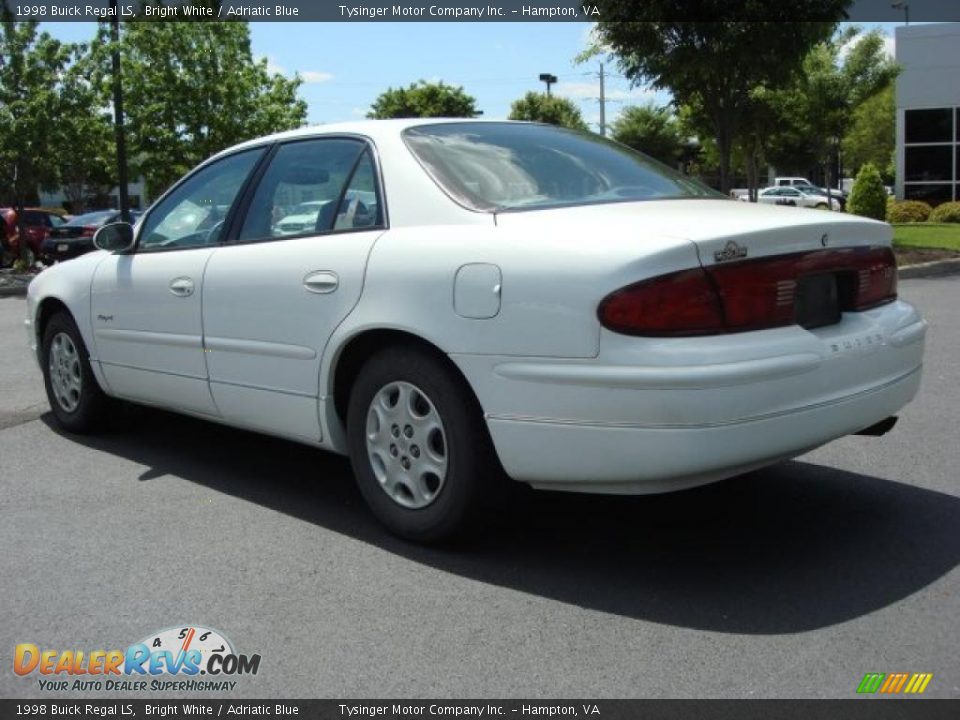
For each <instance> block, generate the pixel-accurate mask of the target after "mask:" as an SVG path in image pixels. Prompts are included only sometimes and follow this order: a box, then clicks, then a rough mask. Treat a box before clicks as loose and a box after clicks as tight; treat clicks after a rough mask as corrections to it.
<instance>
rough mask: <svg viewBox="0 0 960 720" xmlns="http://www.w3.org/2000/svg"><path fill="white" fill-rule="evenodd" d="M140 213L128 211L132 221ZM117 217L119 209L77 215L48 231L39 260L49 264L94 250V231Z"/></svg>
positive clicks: (136, 218) (138, 216) (115, 220)
mask: <svg viewBox="0 0 960 720" xmlns="http://www.w3.org/2000/svg"><path fill="white" fill-rule="evenodd" d="M141 215H143V213H142V212H140V211H139V210H131V211H130V219H131V220H133V221H134V222H136V221H137V220H139V218H140V216H141ZM119 219H120V211H119V210H95V211H93V212H89V213H84V214H83V215H77V216H76V217H74V218H72V219H71V220H70V221H68V222H66V223H64V224H62V225H60V226H58V227H55V228H53V229H52V230H51V231H50V235H49V236H48V237H47V238H46V239H45V240H44V241H43V243H42V244H41V246H40V259H41V261H42V262H43V263H44V264H47V265H49V264H50V263H54V262H59V261H61V260H69V259H70V258H75V257H78V256H79V255H83V254H84V253H88V252H90V251H91V250H95V249H96V248H94V246H93V235H94V233H95V232H96V231H97V230H99V229H100V228H101V227H103V226H104V225H106V224H108V223H114V222H117V221H118V220H119Z"/></svg>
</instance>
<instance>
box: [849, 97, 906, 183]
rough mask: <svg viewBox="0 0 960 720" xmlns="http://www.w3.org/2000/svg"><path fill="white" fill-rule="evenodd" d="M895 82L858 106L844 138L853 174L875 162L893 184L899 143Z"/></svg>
mask: <svg viewBox="0 0 960 720" xmlns="http://www.w3.org/2000/svg"><path fill="white" fill-rule="evenodd" d="M893 89H894V86H893V83H889V84H888V85H887V86H886V87H885V88H883V89H882V90H880V91H879V92H878V93H877V94H876V95H874V96H873V97H870V98H867V99H866V100H864V101H863V103H862V104H860V106H859V107H856V108H855V109H854V111H853V115H852V117H851V120H850V125H849V128H848V130H847V134H846V135H845V136H844V138H843V146H842V147H843V160H844V164H845V165H846V166H847V168H848V170H849V171H850V172H856V171H858V170H859V169H860V168H861V167H862V166H863V165H865V164H866V163H873V164H874V165H875V166H876V167H877V168H878V169H879V170H880V175H881V176H882V177H883V179H884V180H885V181H886V182H888V183H892V182H893V174H894V171H893V152H894V146H895V142H896V138H895V134H896V133H895V121H896V103H895V101H894V97H893Z"/></svg>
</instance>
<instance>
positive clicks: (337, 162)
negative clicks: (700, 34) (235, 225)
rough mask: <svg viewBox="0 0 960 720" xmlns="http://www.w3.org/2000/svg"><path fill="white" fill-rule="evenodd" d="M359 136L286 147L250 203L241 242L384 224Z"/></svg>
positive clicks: (275, 159)
mask: <svg viewBox="0 0 960 720" xmlns="http://www.w3.org/2000/svg"><path fill="white" fill-rule="evenodd" d="M366 148H367V146H366V144H365V143H363V142H362V141H360V140H351V139H346V138H326V139H318V140H306V141H299V142H291V143H287V144H285V145H282V146H281V147H280V148H279V149H278V150H277V152H276V154H275V155H274V157H273V159H272V160H271V161H270V167H269V168H267V171H266V172H265V173H264V175H263V178H262V179H261V180H260V183H259V185H258V186H257V190H256V192H255V193H254V195H253V199H252V200H251V201H250V207H249V209H248V210H247V214H246V217H245V218H244V221H243V226H242V227H241V229H240V234H239V236H238V238H237V239H238V240H239V241H241V242H251V241H262V240H275V239H281V238H292V237H301V236H304V235H318V234H321V233H326V232H331V231H333V230H345V229H352V228H356V227H373V226H376V225H378V224H380V216H381V213H380V208H379V203H378V202H377V197H378V196H377V192H376V174H375V172H374V168H373V162H372V161H371V159H370V155H369V151H368V150H367V149H366Z"/></svg>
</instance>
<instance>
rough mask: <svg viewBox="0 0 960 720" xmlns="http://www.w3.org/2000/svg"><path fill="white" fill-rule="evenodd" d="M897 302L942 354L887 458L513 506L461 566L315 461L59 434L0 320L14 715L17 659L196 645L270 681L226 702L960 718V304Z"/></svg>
mask: <svg viewBox="0 0 960 720" xmlns="http://www.w3.org/2000/svg"><path fill="white" fill-rule="evenodd" d="M901 294H902V295H903V296H904V297H905V298H906V299H908V300H910V301H912V302H914V303H916V304H917V305H918V306H920V308H921V309H922V310H923V312H924V314H925V315H926V317H927V318H928V320H929V321H930V326H931V328H930V333H929V335H928V345H927V362H926V368H925V376H924V383H923V387H922V390H921V393H920V396H919V397H918V398H917V400H916V401H915V402H914V403H913V404H912V405H910V406H909V407H908V408H907V409H906V410H905V411H904V412H903V413H902V414H901V421H900V424H899V425H898V426H897V427H896V428H895V429H894V430H893V432H891V433H890V434H889V435H888V436H886V437H884V438H879V439H878V438H866V437H850V438H845V439H842V440H840V441H837V442H835V443H832V444H831V445H829V446H827V447H824V448H821V449H819V450H817V451H815V452H813V453H810V454H808V455H805V456H803V457H801V458H798V459H797V460H795V461H792V462H788V463H783V464H781V465H778V466H775V467H773V468H769V469H765V470H762V471H759V472H755V473H751V474H750V475H746V476H743V477H740V478H735V479H733V480H730V481H726V482H723V483H720V484H717V485H714V486H710V487H706V488H701V489H698V490H692V491H687V492H682V493H676V494H673V495H668V496H656V497H639V498H620V497H616V498H609V497H585V496H577V495H561V494H550V493H536V492H529V493H520V494H518V496H517V497H516V498H515V499H514V501H513V504H512V505H511V506H510V507H508V508H505V511H504V512H503V513H502V514H500V515H499V516H498V517H496V518H495V519H494V520H492V521H491V522H490V524H489V525H487V526H486V527H485V528H484V530H483V531H482V532H481V533H480V534H479V535H477V536H476V537H474V538H473V539H471V540H470V541H469V542H466V543H461V544H460V545H459V546H456V547H453V548H444V549H437V548H433V549H424V548H421V547H417V546H414V545H410V544H406V543H404V542H401V541H398V540H395V539H393V538H392V537H390V536H389V535H387V534H386V533H385V532H384V531H383V530H382V529H381V528H380V526H379V525H377V523H376V522H375V521H374V520H373V518H372V517H371V516H370V515H369V514H368V512H367V511H366V509H365V507H364V506H363V504H362V501H361V499H360V496H359V494H358V492H357V491H356V490H355V488H354V486H353V480H352V476H351V471H350V467H349V465H348V463H347V462H346V460H345V459H343V458H340V457H337V456H333V455H329V454H326V453H323V452H320V451H315V450H312V449H311V448H308V447H305V446H300V445H296V444H291V443H287V442H283V441H280V440H274V439H270V438H265V437H260V436H257V435H252V434H249V433H245V432H241V431H237V430H232V429H228V428H223V427H218V426H215V425H210V424H205V423H203V422H200V421H198V420H193V419H189V418H185V417H179V416H176V415H172V414H168V413H162V412H158V411H153V410H146V409H139V408H125V409H123V410H122V411H121V412H120V413H119V414H118V417H117V418H116V420H115V421H114V423H113V425H114V427H113V429H112V431H111V432H109V433H108V434H105V435H102V436H99V437H71V436H66V435H63V434H61V433H59V432H58V431H57V430H55V429H54V426H53V423H52V420H51V418H50V416H49V414H48V410H47V406H46V399H45V396H44V394H43V387H42V382H41V377H40V373H39V371H38V369H37V366H36V363H35V362H34V361H33V359H32V358H31V357H30V356H29V353H28V351H27V349H26V346H25V343H24V337H23V331H22V318H23V313H24V308H25V303H24V301H23V299H21V298H4V299H0V368H2V370H0V508H2V509H0V546H2V547H3V548H4V550H3V552H2V555H0V612H2V615H0V655H2V657H3V658H4V659H3V662H2V666H0V667H2V670H0V696H2V697H36V696H41V695H42V693H41V691H40V690H39V688H38V685H37V679H36V677H37V676H36V674H34V675H33V676H31V677H18V676H16V675H14V673H13V672H12V671H11V662H10V658H11V655H12V651H13V648H14V646H15V645H16V644H17V643H26V642H30V643H35V644H37V645H38V646H41V647H43V648H57V649H61V650H62V649H91V650H93V649H109V648H125V647H126V646H127V645H129V644H131V643H133V642H136V641H138V640H140V639H142V638H144V637H145V636H147V635H149V634H150V633H153V632H154V631H156V630H159V629H162V628H168V627H171V626H178V625H186V624H195V625H203V626H206V627H212V628H216V629H218V630H221V631H222V632H223V633H224V634H225V635H226V636H227V637H229V638H230V639H231V640H232V641H233V643H234V645H235V647H236V648H237V650H238V651H239V652H243V653H247V654H252V653H258V654H260V655H261V656H262V663H261V665H260V669H259V672H258V673H257V674H256V675H255V676H249V677H244V678H240V679H239V681H238V684H237V687H236V690H235V691H234V693H233V694H234V695H235V696H247V697H255V696H256V697H269V696H285V697H317V696H320V697H335V698H343V697H425V696H441V697H599V698H603V697H839V698H847V697H854V696H855V689H856V687H857V684H858V683H859V681H860V679H861V678H862V677H863V675H864V673H866V672H897V671H900V672H932V673H933V674H934V679H933V681H932V682H931V683H930V685H929V687H928V689H927V691H926V695H928V696H934V697H957V696H960V661H958V659H957V647H958V642H960V630H958V627H960V626H958V623H957V618H958V617H960V572H958V570H957V565H958V563H960V488H958V467H960V442H958V439H960V432H958V423H960V414H958V412H957V407H958V406H960V364H958V358H960V322H958V317H960V316H958V303H960V276H953V277H947V278H938V279H917V280H906V281H902V283H901ZM534 451H535V450H534ZM107 694H108V693H97V694H96V696H98V697H99V696H103V695H107ZM187 694H191V693H187ZM192 695H194V696H195V695H196V693H192Z"/></svg>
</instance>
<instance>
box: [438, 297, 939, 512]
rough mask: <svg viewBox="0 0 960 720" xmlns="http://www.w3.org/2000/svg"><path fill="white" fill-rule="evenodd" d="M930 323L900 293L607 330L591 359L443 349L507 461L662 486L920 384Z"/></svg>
mask: <svg viewBox="0 0 960 720" xmlns="http://www.w3.org/2000/svg"><path fill="white" fill-rule="evenodd" d="M925 333H926V323H925V322H924V321H923V320H922V319H921V318H920V316H919V315H918V314H917V312H916V310H914V309H913V307H912V306H910V305H909V304H907V303H904V302H895V303H891V304H889V305H885V306H883V307H880V308H876V309H874V310H870V311H867V312H862V313H851V314H847V315H844V318H843V320H842V321H841V323H839V324H837V325H833V326H829V327H825V328H819V329H816V330H811V331H808V330H804V329H802V328H800V327H790V328H779V329H776V330H768V331H762V332H754V333H738V334H731V335H728V336H716V337H709V338H689V339H655V338H646V339H644V338H629V337H626V336H620V335H615V334H613V333H604V334H603V337H602V339H601V351H600V354H599V356H598V357H597V358H595V359H593V360H590V361H582V360H579V361H562V360H553V359H548V358H538V359H532V358H505V357H498V358H492V359H491V358H481V357H479V356H453V359H454V361H455V362H457V364H458V365H459V366H460V368H461V369H462V370H463V371H464V374H465V375H466V376H467V378H468V380H469V381H470V382H471V384H472V385H473V387H474V389H475V390H476V392H477V396H478V398H479V399H480V403H481V405H482V407H483V408H484V412H485V415H486V419H487V425H488V427H489V429H490V434H491V437H492V438H493V442H494V445H495V447H496V449H497V452H498V454H499V456H500V460H501V462H502V463H503V465H504V468H505V469H506V470H507V472H508V473H509V474H510V475H511V476H512V477H514V478H515V479H517V480H522V481H526V482H529V483H531V484H533V485H535V486H539V487H550V488H554V489H564V490H576V491H588V492H611V493H651V492H666V491H669V490H675V489H681V488H684V487H690V486H693V485H699V484H704V483H707V482H711V481H714V480H719V479H722V478H724V477H729V476H731V475H736V474H739V473H742V472H746V471H748V470H750V469H753V468H756V467H761V466H763V465H767V464H770V463H772V462H776V461H778V460H781V459H784V458H788V457H792V456H796V455H799V454H801V453H803V452H806V451H808V450H810V449H813V448H814V447H817V446H819V445H822V444H824V443H826V442H829V441H831V440H834V439H836V438H838V437H842V436H844V435H848V434H851V433H855V432H857V431H859V430H862V429H864V428H866V427H869V426H871V425H873V424H875V423H877V422H879V421H881V420H883V419H884V418H886V417H888V416H890V415H893V414H895V413H896V412H897V411H899V410H900V408H902V407H903V406H904V405H906V404H907V403H908V402H909V401H910V400H911V399H912V398H913V397H914V395H915V394H916V392H917V389H918V387H919V382H920V373H921V364H922V358H923V340H924V336H925Z"/></svg>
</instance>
